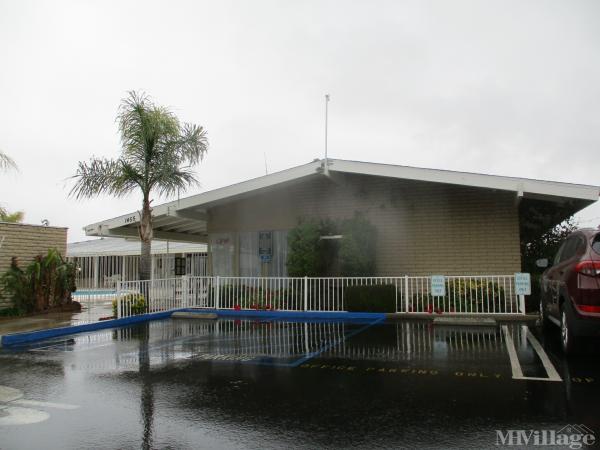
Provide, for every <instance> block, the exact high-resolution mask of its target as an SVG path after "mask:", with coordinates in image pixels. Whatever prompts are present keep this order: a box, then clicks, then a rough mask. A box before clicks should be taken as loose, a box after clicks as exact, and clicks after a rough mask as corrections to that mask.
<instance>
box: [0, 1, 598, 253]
mask: <svg viewBox="0 0 600 450" xmlns="http://www.w3.org/2000/svg"><path fill="white" fill-rule="evenodd" d="M599 24H600V2H598V1H594V0H590V1H571V0H563V1H549V0H544V1H539V2H534V1H523V0H519V1H506V0H502V1H496V2H493V1H483V0H482V1H478V2H475V1H457V0H453V1H447V0H442V1H439V2H425V1H414V2H412V1H398V0H396V1H390V2H385V1H362V2H358V1H353V2H350V1H348V0H345V1H322V0H320V1H305V0H302V1H300V0H298V1H294V2H292V1H282V0H275V1H270V2H267V1H257V0H253V1H238V2H231V1H221V0H219V1H216V0H215V1H211V2H202V1H190V2H184V1H162V2H152V1H148V0H145V1H139V2H132V1H122V0H119V1H114V2H111V1H106V0H103V1H95V2H92V1H82V0H76V1H56V0H54V1H46V2H42V1H27V0H19V1H17V0H13V1H10V0H0V149H2V150H3V151H4V152H5V153H7V154H8V155H10V156H12V157H13V158H14V159H15V160H16V162H17V163H18V165H19V168H20V171H19V172H18V173H13V174H2V175H0V204H2V206H4V207H7V208H8V209H9V210H23V211H25V221H26V222H28V223H34V224H39V223H40V221H41V220H42V219H48V220H49V221H50V224H51V225H57V226H67V227H69V241H70V242H73V241H78V240H82V239H84V233H83V231H82V227H83V226H84V225H86V224H89V223H92V222H96V221H100V220H103V219H106V218H110V217H114V216H116V215H119V214H123V213H127V212H130V211H133V210H137V209H139V203H140V198H139V197H138V196H135V195H133V196H131V197H129V198H127V199H122V200H115V199H111V198H100V199H98V200H92V201H85V202H81V201H79V202H78V201H75V200H72V199H69V198H68V197H67V193H68V183H66V182H65V179H66V178H67V177H69V176H71V175H73V174H74V172H75V169H76V165H77V161H79V160H85V159H88V158H90V157H91V156H92V155H95V156H107V157H116V156H118V154H119V150H120V148H119V139H118V135H117V129H116V124H115V116H116V113H117V108H118V105H119V102H120V100H121V99H122V98H123V97H124V96H125V95H126V92H127V91H128V90H131V89H139V90H144V91H146V92H147V93H149V94H150V95H151V96H152V97H153V99H154V100H155V101H156V102H157V103H159V104H163V105H167V106H170V107H171V108H172V109H173V111H174V112H175V113H176V114H177V115H178V116H179V118H180V119H181V120H182V121H185V122H193V123H196V124H200V125H202V126H204V127H205V128H206V129H207V130H208V136H209V139H210V149H209V153H208V154H207V157H206V159H205V160H204V161H203V162H202V163H201V165H200V166H199V167H198V177H199V179H200V180H201V183H202V186H201V188H200V189H194V190H192V191H189V193H190V194H192V193H197V192H199V191H200V190H209V189H214V188H217V187H221V186H224V185H228V184H231V183H233V182H237V181H242V180H244V179H247V178H251V177H256V176H260V175H263V174H264V172H265V168H264V156H263V154H266V157H267V163H268V168H269V171H275V170H281V169H285V168H288V167H292V166H294V165H298V164H302V163H306V162H309V161H311V160H312V159H314V158H317V157H322V155H323V141H324V138H323V134H324V131H323V130H324V124H323V122H324V120H323V117H324V109H323V108H324V106H323V96H324V94H325V93H329V94H330V95H331V103H330V109H329V110H330V116H329V124H330V128H329V130H330V133H329V149H330V156H332V157H337V158H344V159H356V160H366V161H374V162H386V163H393V164H403V165H412V166H421V167H433V168H441V169H451V170H464V171H472V172H484V173H493V174H499V175H512V176H523V177H532V178H542V179H550V180H557V181H567V182H576V183H584V184H596V185H598V184H600V173H599V170H598V167H599V164H600V162H599V160H600V152H599V150H600V57H599V55H600V26H599ZM156 201H159V199H157V200H156ZM579 216H580V219H581V224H582V225H587V226H589V225H593V226H596V225H598V223H600V206H599V205H594V206H591V207H589V208H587V209H586V210H584V211H583V212H582V213H581V214H580V215H579Z"/></svg>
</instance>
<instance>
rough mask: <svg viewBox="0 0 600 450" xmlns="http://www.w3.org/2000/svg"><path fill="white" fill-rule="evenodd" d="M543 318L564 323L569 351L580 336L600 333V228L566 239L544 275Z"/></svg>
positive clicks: (541, 263)
mask: <svg viewBox="0 0 600 450" xmlns="http://www.w3.org/2000/svg"><path fill="white" fill-rule="evenodd" d="M544 263H545V264H544ZM538 265H539V266H541V267H545V266H548V261H547V260H539V261H538ZM540 318H541V321H542V323H543V324H544V325H545V324H547V323H550V322H552V323H554V324H556V325H558V326H559V327H560V330H561V343H562V348H563V350H564V351H565V353H572V352H573V351H574V350H575V346H576V341H577V339H578V338H579V337H583V336H588V337H589V336H600V231H599V230H594V229H581V230H577V231H575V232H574V233H572V234H570V235H569V237H567V239H566V240H565V241H564V242H563V244H562V245H561V247H560V249H559V250H558V253H557V254H556V256H555V257H554V262H553V264H552V266H551V267H549V268H548V269H546V270H545V271H544V273H543V275H542V279H541V295H540Z"/></svg>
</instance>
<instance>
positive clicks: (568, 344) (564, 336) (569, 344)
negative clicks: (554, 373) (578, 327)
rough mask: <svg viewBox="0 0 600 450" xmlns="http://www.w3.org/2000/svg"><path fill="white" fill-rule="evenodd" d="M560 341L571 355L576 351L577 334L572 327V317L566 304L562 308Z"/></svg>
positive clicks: (564, 349)
mask: <svg viewBox="0 0 600 450" xmlns="http://www.w3.org/2000/svg"><path fill="white" fill-rule="evenodd" d="M560 343H561V346H562V349H563V352H564V353H565V354H567V355H571V354H573V353H574V352H575V336H574V335H573V330H572V327H571V319H570V318H569V314H568V312H567V309H566V307H564V306H563V308H561V310H560Z"/></svg>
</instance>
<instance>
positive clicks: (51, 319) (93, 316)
mask: <svg viewBox="0 0 600 450" xmlns="http://www.w3.org/2000/svg"><path fill="white" fill-rule="evenodd" d="M111 315H112V310H111V301H110V300H89V301H82V302H81V311H80V312H75V313H73V312H57V313H48V314H39V315H37V316H28V317H2V318H0V337H1V336H3V335H5V334H12V333H21V332H24V331H36V330H45V329H48V328H59V327H66V326H69V325H81V324H84V323H91V322H97V321H98V319H99V318H100V317H106V316H111Z"/></svg>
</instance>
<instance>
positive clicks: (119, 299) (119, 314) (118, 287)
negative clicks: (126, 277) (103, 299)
mask: <svg viewBox="0 0 600 450" xmlns="http://www.w3.org/2000/svg"><path fill="white" fill-rule="evenodd" d="M116 295H117V319H120V318H121V282H120V281H117V292H116Z"/></svg>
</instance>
